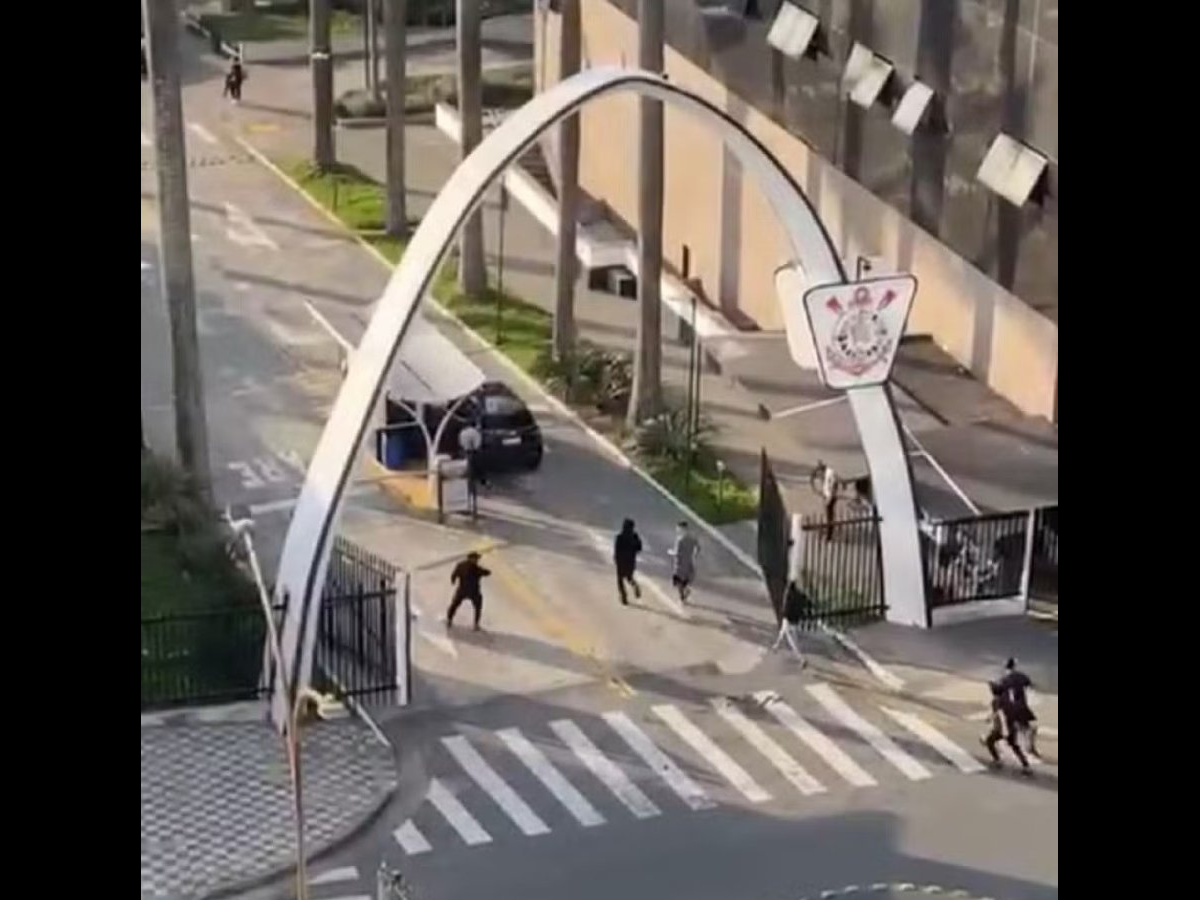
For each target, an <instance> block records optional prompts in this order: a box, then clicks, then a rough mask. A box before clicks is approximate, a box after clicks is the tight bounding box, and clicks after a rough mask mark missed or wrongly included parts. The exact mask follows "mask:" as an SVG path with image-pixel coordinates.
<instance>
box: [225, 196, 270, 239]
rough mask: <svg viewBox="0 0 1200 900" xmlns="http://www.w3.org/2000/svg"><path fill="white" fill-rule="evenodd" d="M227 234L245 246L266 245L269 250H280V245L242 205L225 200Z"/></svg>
mask: <svg viewBox="0 0 1200 900" xmlns="http://www.w3.org/2000/svg"><path fill="white" fill-rule="evenodd" d="M225 236H226V237H228V238H229V239H230V240H231V241H233V242H234V243H235V244H241V245H242V246H243V247H265V248H267V249H268V250H278V249H279V245H278V244H276V243H275V241H273V240H272V239H271V236H270V235H269V234H267V233H266V232H265V231H263V230H262V229H261V228H259V227H258V225H257V223H255V221H254V220H253V219H252V218H250V214H249V213H247V212H246V211H245V210H244V209H242V208H241V207H240V206H237V205H235V204H233V203H230V202H229V201H225Z"/></svg>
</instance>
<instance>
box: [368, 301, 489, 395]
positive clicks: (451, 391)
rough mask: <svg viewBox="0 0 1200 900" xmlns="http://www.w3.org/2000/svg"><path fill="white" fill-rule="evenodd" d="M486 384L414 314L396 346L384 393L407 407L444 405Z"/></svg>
mask: <svg viewBox="0 0 1200 900" xmlns="http://www.w3.org/2000/svg"><path fill="white" fill-rule="evenodd" d="M486 380H487V377H486V376H485V375H484V374H483V370H482V369H480V368H479V366H477V365H475V363H474V362H473V361H472V360H471V358H470V357H468V356H467V355H466V354H465V353H464V352H463V351H462V350H460V349H459V348H458V347H457V346H456V345H455V344H454V343H452V342H451V341H450V339H449V338H447V337H446V336H445V335H443V334H442V333H441V332H440V331H438V330H437V329H436V328H435V327H434V326H433V325H432V324H431V323H430V322H429V321H428V320H427V319H426V318H425V317H424V316H423V315H420V314H418V315H417V317H416V318H415V319H414V320H413V323H412V326H411V327H410V328H409V330H408V334H406V335H405V337H404V343H403V344H401V345H400V352H399V354H397V357H396V362H395V363H394V364H393V365H392V371H391V374H390V375H389V376H388V383H387V385H388V387H387V390H388V394H389V395H391V396H392V397H394V398H395V399H397V400H405V401H407V402H409V403H446V402H447V401H450V400H457V399H458V398H459V397H462V396H463V395H465V394H469V393H471V391H473V390H475V389H476V388H477V387H479V386H480V385H481V384H483V383H484V382H485V381H486Z"/></svg>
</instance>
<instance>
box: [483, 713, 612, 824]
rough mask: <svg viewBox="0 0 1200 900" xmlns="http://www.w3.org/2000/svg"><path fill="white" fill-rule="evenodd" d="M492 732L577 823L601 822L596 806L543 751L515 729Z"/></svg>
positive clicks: (602, 818) (602, 820)
mask: <svg viewBox="0 0 1200 900" xmlns="http://www.w3.org/2000/svg"><path fill="white" fill-rule="evenodd" d="M496 734H497V735H498V736H499V738H500V740H502V741H504V743H505V745H506V746H507V747H508V749H509V750H511V751H512V752H513V755H514V756H516V757H517V759H519V760H521V762H523V763H525V765H526V766H528V768H529V771H530V772H532V773H533V774H534V775H535V776H536V777H537V779H538V781H540V782H541V783H542V784H544V785H545V786H546V790H548V791H549V792H550V793H552V794H553V795H554V796H555V797H557V798H558V801H559V802H560V803H561V804H562V805H563V806H565V807H566V808H567V811H568V812H569V813H570V814H571V815H573V816H574V817H575V820H576V821H577V822H579V824H580V825H583V826H585V827H591V826H594V825H603V824H604V816H602V815H600V813H599V812H597V810H596V807H594V806H592V804H591V803H589V802H588V799H587V798H586V797H585V796H583V794H581V793H579V791H578V790H576V788H575V785H573V784H571V782H569V781H567V779H566V778H565V777H563V774H562V772H560V771H558V769H556V768H555V767H554V764H553V763H552V762H550V760H548V759H546V755H545V754H544V753H542V751H541V750H539V749H538V748H537V747H535V746H534V745H533V744H531V743H530V742H529V739H528V738H526V737H525V735H523V734H521V732H520V731H519V730H518V729H516V728H505V729H503V730H501V731H497V732H496Z"/></svg>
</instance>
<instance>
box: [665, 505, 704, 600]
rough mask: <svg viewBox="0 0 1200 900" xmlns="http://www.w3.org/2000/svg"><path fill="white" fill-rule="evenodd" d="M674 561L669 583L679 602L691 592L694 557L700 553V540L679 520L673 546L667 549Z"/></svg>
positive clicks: (694, 578) (694, 576)
mask: <svg viewBox="0 0 1200 900" xmlns="http://www.w3.org/2000/svg"><path fill="white" fill-rule="evenodd" d="M667 553H669V554H670V556H671V558H672V559H673V560H674V561H675V565H674V567H673V570H672V572H671V583H672V584H673V585H675V588H676V590H678V591H679V602H680V603H685V602H687V598H688V597H689V596H690V595H691V593H692V582H693V581H695V580H696V557H697V556H699V555H700V542H699V541H697V540H696V539H695V538H694V537H692V533H691V532H690V531H688V523H687V522H680V523H679V525H678V526H676V528H675V546H674V547H672V548H671V549H670V550H668V551H667Z"/></svg>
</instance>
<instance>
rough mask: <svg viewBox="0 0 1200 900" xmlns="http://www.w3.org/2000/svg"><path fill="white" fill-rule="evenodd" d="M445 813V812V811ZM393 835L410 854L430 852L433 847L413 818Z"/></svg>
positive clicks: (406, 852)
mask: <svg viewBox="0 0 1200 900" xmlns="http://www.w3.org/2000/svg"><path fill="white" fill-rule="evenodd" d="M430 799H432V798H430ZM443 815H445V814H444V813H443ZM459 833H460V834H461V833H462V832H459ZM392 837H394V838H395V839H396V843H397V844H399V845H400V849H401V850H403V851H404V852H405V854H406V855H408V856H416V855H417V854H418V853H428V852H429V851H430V850H432V849H433V848H432V847H431V846H429V841H427V840H425V835H423V834H421V832H420V831H418V830H417V826H416V825H414V824H413V822H412V819H409V820H407V821H406V822H405V823H404V824H403V825H401V826H400V827H399V828H397V829H396V830H395V831H393V832H392Z"/></svg>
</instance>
